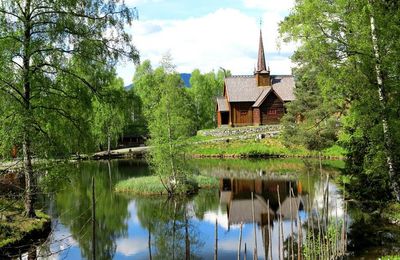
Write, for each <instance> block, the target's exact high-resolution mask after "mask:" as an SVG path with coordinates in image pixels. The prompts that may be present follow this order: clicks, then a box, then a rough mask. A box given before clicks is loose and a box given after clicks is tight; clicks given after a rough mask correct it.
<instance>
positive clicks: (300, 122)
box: [282, 66, 339, 151]
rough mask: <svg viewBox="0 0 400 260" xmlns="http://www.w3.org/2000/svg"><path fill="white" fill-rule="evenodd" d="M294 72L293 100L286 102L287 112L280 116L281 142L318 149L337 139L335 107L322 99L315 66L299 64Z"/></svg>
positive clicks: (331, 102) (331, 143)
mask: <svg viewBox="0 0 400 260" xmlns="http://www.w3.org/2000/svg"><path fill="white" fill-rule="evenodd" d="M294 74H295V77H296V90H295V94H296V100H294V101H292V102H290V103H289V104H287V113H286V114H285V116H284V117H283V118H282V125H283V126H284V131H283V137H284V141H285V144H286V145H288V146H291V145H293V144H297V145H303V146H305V147H306V148H307V149H309V150H316V151H321V150H323V149H324V148H327V147H330V146H332V145H333V144H334V143H335V141H336V140H337V133H338V129H339V121H338V120H339V119H338V116H337V115H338V113H339V112H338V110H339V108H337V107H336V106H335V103H334V101H333V100H330V99H329V100H326V101H325V102H324V99H323V96H322V93H321V86H320V85H321V84H319V83H318V79H317V75H318V71H317V69H315V68H310V67H307V66H303V67H301V68H299V69H297V70H295V72H294Z"/></svg>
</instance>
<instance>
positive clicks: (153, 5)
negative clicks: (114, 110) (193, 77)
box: [117, 0, 295, 85]
mask: <svg viewBox="0 0 400 260" xmlns="http://www.w3.org/2000/svg"><path fill="white" fill-rule="evenodd" d="M125 3H126V4H127V5H128V6H129V7H136V8H137V10H138V13H139V19H138V20H136V21H134V22H133V23H132V25H131V26H129V27H128V28H127V31H128V32H129V33H130V34H131V35H132V43H133V44H134V45H135V47H136V48H137V50H138V51H139V54H140V60H141V61H144V60H150V61H151V63H152V65H153V67H157V66H158V65H159V62H160V61H161V59H162V57H163V56H164V55H165V54H167V53H169V54H170V55H171V57H172V61H173V63H174V64H175V65H176V70H177V71H178V72H180V73H191V72H192V71H193V70H194V69H196V68H197V69H200V71H201V72H203V73H206V72H209V71H212V70H214V71H217V70H218V69H219V68H224V69H227V70H230V71H231V72H232V74H234V75H246V74H252V73H253V71H254V67H255V65H256V63H257V53H258V42H259V41H258V39H259V32H260V20H261V21H262V24H261V29H262V32H263V40H264V48H265V53H266V62H267V64H268V65H269V66H270V69H271V74H291V68H292V67H293V64H292V63H291V61H290V56H291V55H292V54H293V51H294V50H295V45H294V44H285V43H283V42H282V41H281V40H280V39H279V33H278V24H279V22H280V21H282V20H283V19H284V18H285V16H286V15H288V14H289V12H290V9H291V8H292V7H293V6H294V0H279V1H277V0H125ZM134 72H135V65H134V64H133V63H130V62H124V63H122V64H119V65H118V67H117V73H118V76H119V77H121V78H122V79H123V80H124V83H125V85H128V84H131V82H132V78H133V76H134Z"/></svg>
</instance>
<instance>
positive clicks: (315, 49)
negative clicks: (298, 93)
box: [280, 0, 400, 200]
mask: <svg viewBox="0 0 400 260" xmlns="http://www.w3.org/2000/svg"><path fill="white" fill-rule="evenodd" d="M399 18H400V7H399V4H398V3H397V2H396V1H386V0H376V1H374V0H371V1H370V0H355V1H350V0H334V1H326V0H318V1H315V0H304V1H296V4H295V7H294V8H293V10H292V12H291V14H290V15H289V16H288V17H286V18H285V20H284V21H283V22H282V23H281V26H280V30H281V35H282V38H283V39H284V40H287V41H296V42H298V43H299V48H298V49H297V51H296V52H295V54H294V55H293V57H292V59H293V60H294V61H295V62H296V63H297V64H298V66H299V67H300V68H302V69H305V70H307V69H308V68H318V73H316V75H315V82H316V83H317V85H318V88H319V91H318V93H320V94H319V95H320V98H321V100H322V102H321V103H322V104H325V105H330V106H333V107H335V108H338V109H335V110H336V111H340V121H338V123H339V124H340V126H341V130H340V131H339V132H338V133H339V135H338V138H339V142H340V143H341V144H342V145H344V146H345V147H346V148H347V150H348V158H347V171H348V172H349V173H350V174H354V175H355V176H356V178H357V182H355V183H354V184H355V185H352V187H351V188H354V190H355V192H356V193H358V194H359V195H361V196H363V197H369V198H371V197H372V198H374V199H378V200H387V199H390V198H395V199H396V200H399V199H400V196H399V184H398V183H399V176H398V175H399V174H398V167H397V166H396V165H398V164H399V158H400V150H399V149H398V148H397V147H399V142H398V140H399V131H398V129H400V121H399V115H400V114H399V111H400V103H399V101H398V100H399V98H400V91H399V88H398V82H399V80H400V70H399V67H400V66H399V61H398V58H396V57H398V55H399V54H400V44H399V41H398V38H399V36H400V25H399V23H398V21H399ZM305 89H307V86H305ZM292 112H295V111H292ZM334 113H335V114H336V115H339V113H337V112H334ZM356 183H358V185H359V186H358V185H357V184H356ZM365 187H368V189H366V188H365Z"/></svg>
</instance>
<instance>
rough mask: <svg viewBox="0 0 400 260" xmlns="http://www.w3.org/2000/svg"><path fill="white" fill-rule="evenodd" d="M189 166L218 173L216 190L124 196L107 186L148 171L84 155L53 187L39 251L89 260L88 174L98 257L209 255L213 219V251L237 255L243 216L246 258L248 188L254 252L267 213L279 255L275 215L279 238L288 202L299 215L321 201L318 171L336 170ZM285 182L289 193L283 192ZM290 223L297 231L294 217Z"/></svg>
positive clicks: (211, 163)
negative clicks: (65, 180)
mask: <svg viewBox="0 0 400 260" xmlns="http://www.w3.org/2000/svg"><path fill="white" fill-rule="evenodd" d="M109 166H110V167H109ZM192 166H194V167H195V168H196V169H198V170H199V172H201V173H205V174H211V175H213V176H215V177H217V178H219V180H220V188H219V190H211V191H206V190H204V191H201V192H200V193H199V194H198V195H196V196H194V197H192V198H186V199H178V200H175V201H173V200H166V198H159V197H151V198H148V197H147V198H143V197H129V196H127V195H126V194H115V193H114V192H113V185H114V184H115V183H116V182H118V181H119V180H123V179H126V178H129V177H131V176H138V175H146V174H148V168H147V166H145V165H144V164H142V163H138V162H133V161H112V162H111V163H110V164H109V165H108V163H107V162H85V163H82V164H80V165H74V166H71V168H70V170H69V171H70V178H71V183H70V184H69V185H66V186H65V187H63V188H62V189H60V191H58V192H57V194H56V195H55V196H54V197H53V198H52V199H50V201H49V203H48V204H49V212H50V213H51V215H52V216H53V228H54V231H53V232H52V235H51V237H50V238H49V240H48V242H47V243H46V244H45V245H43V247H42V249H41V251H40V253H39V255H42V256H46V257H47V258H50V259H81V258H85V259H91V252H92V250H91V244H92V242H91V241H92V233H91V223H90V216H91V214H90V183H91V176H94V177H95V180H96V199H97V204H96V210H97V212H96V215H97V224H98V227H97V228H96V236H95V237H96V251H97V252H98V255H97V257H98V258H99V259H107V258H113V259H149V256H150V253H151V255H152V257H153V259H173V258H175V259H184V258H185V255H186V254H188V252H190V255H191V257H192V258H200V259H212V258H213V256H214V243H215V221H216V220H218V258H219V259H235V258H236V257H237V250H238V242H239V234H240V222H243V234H242V236H243V239H242V247H241V249H242V258H243V254H244V253H243V252H244V245H245V244H246V247H247V257H248V259H251V258H252V253H253V249H254V245H255V241H254V232H253V224H252V203H251V192H254V194H255V197H254V207H255V210H254V211H255V220H256V222H257V229H256V234H257V236H256V240H257V249H258V257H259V258H260V259H265V254H267V253H268V212H269V214H270V218H271V222H272V224H271V225H270V226H271V233H272V242H271V243H272V255H273V259H278V257H279V256H278V254H279V251H278V244H279V241H278V238H279V225H278V221H277V218H278V216H279V214H281V213H282V218H283V230H284V231H283V236H284V239H285V240H286V239H287V238H288V237H289V235H290V232H291V221H290V220H291V218H293V219H294V222H295V220H296V218H297V211H296V210H295V208H299V209H300V211H299V216H300V218H301V220H302V222H304V221H305V220H306V219H307V212H308V209H309V207H310V205H309V203H308V202H309V201H310V202H312V203H313V207H319V208H320V207H322V205H323V192H324V187H325V185H326V177H325V176H326V174H327V173H329V174H334V171H335V170H334V169H333V168H332V167H329V166H327V167H324V170H323V174H322V175H320V173H319V169H318V167H317V166H316V165H314V163H309V162H307V163H304V162H302V161H300V160H294V159H285V160H262V161H247V160H235V161H233V160H227V161H224V160H201V161H194V162H193V165H192ZM109 169H110V171H109ZM307 173H308V174H307ZM277 185H279V194H280V198H281V202H282V205H281V209H280V208H279V205H278V200H277ZM290 187H292V188H293V192H294V194H295V197H294V198H290V197H289V192H290ZM329 190H330V191H329V196H330V199H329V209H330V214H331V216H336V214H337V216H338V218H341V217H342V214H343V211H342V201H341V198H340V195H339V194H338V191H337V189H336V186H335V185H333V184H332V183H330V184H329ZM268 201H269V203H270V208H268V205H267V203H268ZM336 205H337V209H338V210H336ZM290 207H292V211H290ZM294 230H295V231H297V226H296V224H295V223H294ZM149 233H150V236H149ZM149 239H150V244H151V247H150V250H149V246H148V245H149ZM173 249H174V250H173ZM59 251H60V253H58V254H52V253H53V252H59Z"/></svg>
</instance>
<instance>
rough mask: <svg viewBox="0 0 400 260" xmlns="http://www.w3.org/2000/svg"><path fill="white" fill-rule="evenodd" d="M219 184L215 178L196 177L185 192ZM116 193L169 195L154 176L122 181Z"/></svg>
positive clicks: (118, 184) (215, 186) (189, 182)
mask: <svg viewBox="0 0 400 260" xmlns="http://www.w3.org/2000/svg"><path fill="white" fill-rule="evenodd" d="M218 184H219V183H218V180H217V179H216V178H214V177H208V176H203V175H195V176H193V178H191V179H190V180H189V181H188V184H187V185H188V187H187V189H186V190H184V191H183V192H186V191H187V190H188V189H191V188H193V187H195V188H199V189H210V188H217V187H218ZM115 191H117V192H127V193H130V194H135V195H167V192H166V190H165V188H164V186H163V185H162V183H161V181H160V178H159V177H158V176H154V175H151V176H142V177H134V178H130V179H127V180H124V181H120V182H118V183H117V185H115Z"/></svg>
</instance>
